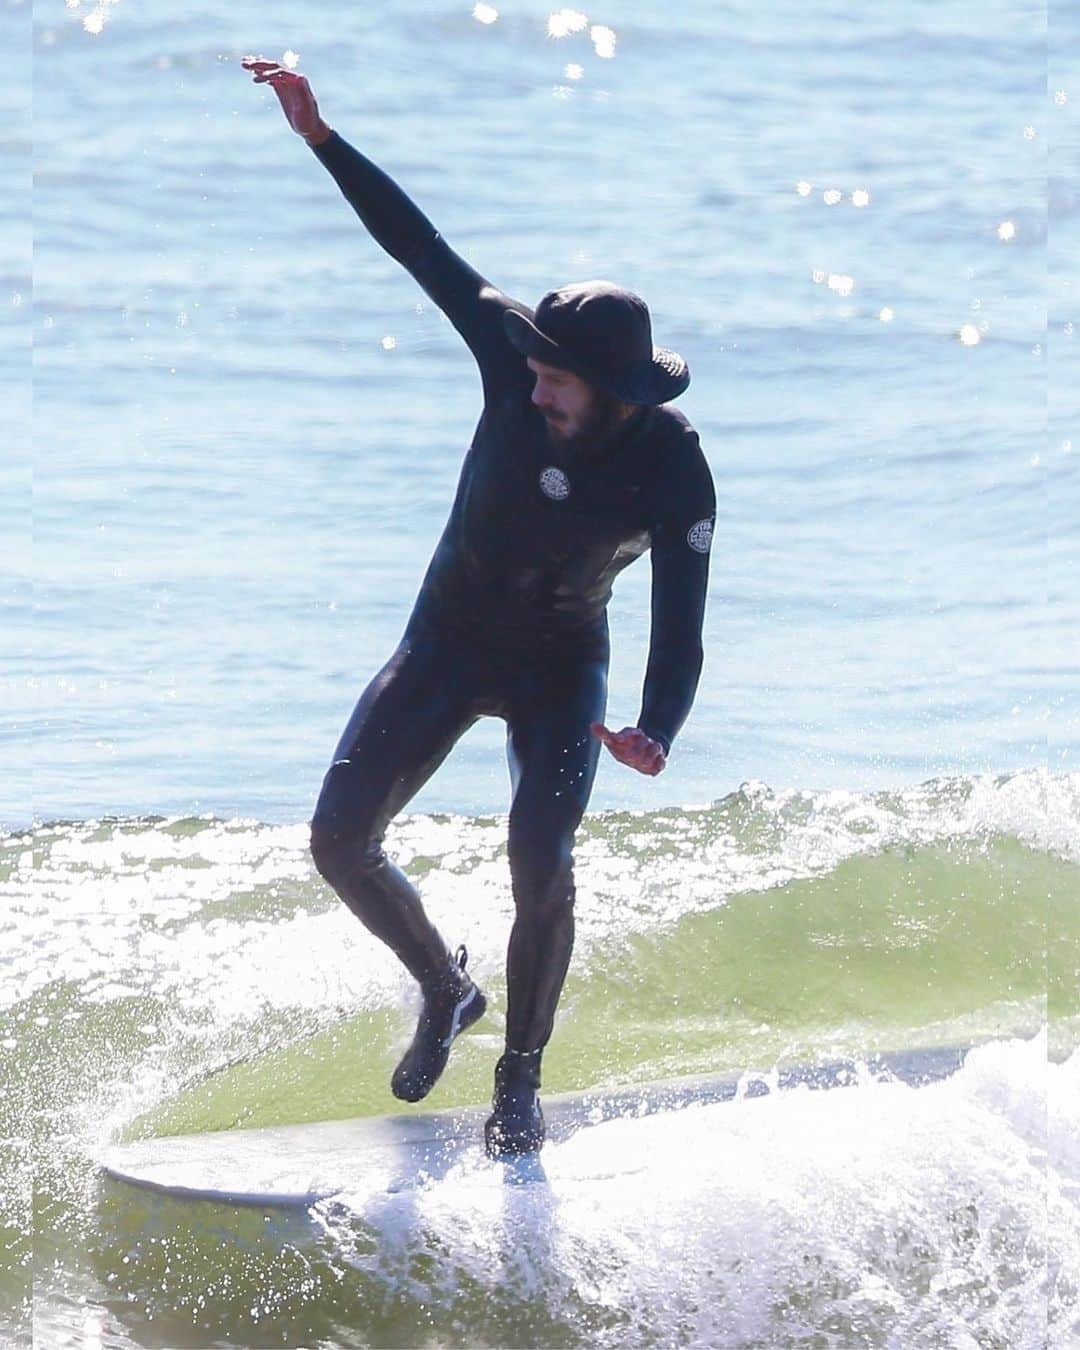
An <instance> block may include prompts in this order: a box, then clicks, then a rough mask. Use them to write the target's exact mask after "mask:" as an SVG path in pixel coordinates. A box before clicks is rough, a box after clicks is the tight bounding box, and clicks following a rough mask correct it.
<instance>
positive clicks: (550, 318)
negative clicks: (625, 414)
mask: <svg viewBox="0 0 1080 1350" xmlns="http://www.w3.org/2000/svg"><path fill="white" fill-rule="evenodd" d="M503 326H504V327H505V329H506V335H507V337H508V338H509V339H510V341H511V342H512V343H513V344H514V346H515V347H516V348H517V350H518V351H519V352H521V354H522V355H523V356H531V357H532V358H533V360H534V361H542V362H544V364H545V365H549V366H557V367H558V368H559V369H560V370H568V371H570V372H571V373H572V374H574V375H577V376H579V377H580V378H581V379H583V380H585V381H586V382H587V383H588V384H591V385H595V386H596V387H597V388H599V389H603V390H606V391H607V392H608V393H609V394H613V395H614V396H615V397H616V398H619V399H622V401H623V402H624V403H641V404H650V405H653V406H655V405H656V404H659V403H667V402H669V401H670V400H671V399H673V398H678V396H679V395H680V394H681V393H682V392H683V391H684V390H685V389H686V387H687V385H689V383H690V371H689V369H688V367H687V364H686V362H685V361H684V360H683V359H682V357H681V356H680V355H679V354H678V352H673V351H669V350H668V349H667V348H666V347H656V346H654V345H653V340H652V321H651V319H650V318H649V309H648V306H647V305H646V304H645V301H644V300H642V298H641V297H640V296H639V295H635V294H634V293H633V291H627V290H624V289H623V288H622V287H621V286H616V285H614V284H613V283H612V282H610V281H584V282H575V283H574V284H573V285H570V286H562V287H560V288H559V289H558V290H555V291H549V292H548V293H547V295H545V296H544V298H543V299H542V300H541V301H540V303H539V304H538V305H537V307H536V312H535V313H534V314H533V315H531V316H530V315H528V314H523V313H520V312H519V311H518V310H513V309H510V310H507V311H506V313H505V314H504V315H503Z"/></svg>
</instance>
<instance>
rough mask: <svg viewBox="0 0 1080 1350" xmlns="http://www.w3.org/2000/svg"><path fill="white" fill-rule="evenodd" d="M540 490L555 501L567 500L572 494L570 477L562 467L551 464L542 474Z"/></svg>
mask: <svg viewBox="0 0 1080 1350" xmlns="http://www.w3.org/2000/svg"><path fill="white" fill-rule="evenodd" d="M540 491H541V492H542V493H543V494H544V496H545V497H550V498H551V500H552V501H553V502H561V501H565V500H566V498H567V497H569V496H570V479H569V478H567V476H566V474H564V473H563V471H562V469H557V468H556V467H555V465H554V464H549V465H548V467H547V468H546V469H545V470H544V471H543V473H541V475H540Z"/></svg>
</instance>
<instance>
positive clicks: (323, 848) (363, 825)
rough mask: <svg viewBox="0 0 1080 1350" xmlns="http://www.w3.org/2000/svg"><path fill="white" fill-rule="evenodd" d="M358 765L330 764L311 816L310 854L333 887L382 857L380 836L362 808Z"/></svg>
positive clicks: (343, 761) (321, 874) (317, 867)
mask: <svg viewBox="0 0 1080 1350" xmlns="http://www.w3.org/2000/svg"><path fill="white" fill-rule="evenodd" d="M359 787H360V778H359V771H358V766H357V765H355V764H353V763H352V762H351V761H349V760H340V761H338V763H336V764H333V765H332V766H331V768H330V771H329V772H328V773H327V775H326V778H325V780H324V782H323V788H322V792H321V793H320V794H319V800H318V803H317V804H316V807H315V814H314V816H313V817H312V819H311V844H310V847H311V858H312V861H313V862H314V864H315V869H316V871H317V872H318V873H319V875H320V876H321V877H322V878H323V879H324V880H325V881H327V882H329V883H330V885H331V886H334V887H335V888H337V887H339V886H340V883H341V882H342V881H343V880H344V878H345V877H346V876H347V875H350V874H354V873H355V872H356V871H357V870H358V869H359V870H364V869H367V868H371V867H375V866H377V865H378V863H379V862H380V861H381V859H382V840H381V837H380V836H379V834H378V832H377V831H376V830H375V829H374V826H373V824H372V822H371V821H370V820H369V819H367V818H366V813H365V812H364V811H363V809H362V801H363V794H362V793H361V792H360V791H358V788H359Z"/></svg>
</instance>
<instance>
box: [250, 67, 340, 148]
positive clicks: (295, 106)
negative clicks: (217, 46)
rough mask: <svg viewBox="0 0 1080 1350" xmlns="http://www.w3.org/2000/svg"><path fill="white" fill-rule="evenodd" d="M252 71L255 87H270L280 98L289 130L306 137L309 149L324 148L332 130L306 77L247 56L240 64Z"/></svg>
mask: <svg viewBox="0 0 1080 1350" xmlns="http://www.w3.org/2000/svg"><path fill="white" fill-rule="evenodd" d="M240 64H241V65H242V66H243V67H244V69H245V70H250V71H251V73H252V75H254V77H255V83H256V84H269V85H271V86H272V87H273V90H274V93H275V94H277V96H278V101H279V102H280V104H281V107H282V110H283V111H284V113H285V116H286V117H287V118H288V121H289V126H291V127H292V129H293V131H295V132H296V134H297V135H298V136H303V138H304V140H305V141H307V143H308V145H321V144H322V143H323V141H325V140H326V138H327V137H328V136H329V135H330V128H329V127H328V126H327V124H326V123H325V122H324V121H323V120H322V118H321V117H320V116H319V105H318V104H317V103H316V102H315V95H314V94H313V93H312V92H311V85H310V84H308V82H307V77H306V76H305V75H300V74H299V73H298V72H297V71H295V70H287V69H286V68H285V67H284V66H282V65H279V64H278V63H277V62H276V61H267V60H266V58H265V57H262V56H245V57H244V59H243V61H242V62H241V63H240Z"/></svg>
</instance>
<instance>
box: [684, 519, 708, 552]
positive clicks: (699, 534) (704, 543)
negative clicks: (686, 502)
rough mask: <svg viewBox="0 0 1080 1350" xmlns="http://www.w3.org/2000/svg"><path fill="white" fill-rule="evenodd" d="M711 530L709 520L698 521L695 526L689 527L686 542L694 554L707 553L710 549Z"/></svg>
mask: <svg viewBox="0 0 1080 1350" xmlns="http://www.w3.org/2000/svg"><path fill="white" fill-rule="evenodd" d="M712 529H713V523H712V521H711V520H699V521H698V523H697V524H696V525H691V526H690V530H689V533H688V534H687V536H686V542H687V543H688V544H689V545H690V547H691V548H692V549H693V550H694V552H695V553H708V551H709V549H710V548H711V547H712Z"/></svg>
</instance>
